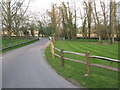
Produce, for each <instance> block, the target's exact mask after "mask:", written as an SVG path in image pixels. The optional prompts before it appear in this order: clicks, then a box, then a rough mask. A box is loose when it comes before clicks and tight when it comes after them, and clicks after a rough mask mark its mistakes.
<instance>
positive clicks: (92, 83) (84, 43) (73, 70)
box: [45, 40, 120, 88]
mask: <svg viewBox="0 0 120 90" xmlns="http://www.w3.org/2000/svg"><path fill="white" fill-rule="evenodd" d="M55 47H57V48H59V49H64V50H66V51H74V52H80V53H85V52H86V51H90V54H91V55H97V56H103V57H108V58H113V59H118V44H117V42H116V43H114V44H113V45H111V44H106V43H104V44H99V43H97V40H58V41H56V42H55ZM55 53H57V54H59V55H60V53H59V52H57V51H55ZM45 55H46V58H47V60H48V62H49V63H50V65H51V66H52V67H53V68H54V69H55V70H56V71H57V72H58V74H60V75H61V76H63V77H64V78H65V79H67V80H72V81H74V82H77V83H79V84H80V85H81V86H83V87H87V88H118V84H119V85H120V83H119V82H118V72H115V71H111V70H108V69H103V68H99V67H93V66H91V71H90V76H89V77H86V76H85V74H86V65H84V64H81V63H78V62H73V61H68V60H65V66H64V67H61V61H60V58H58V57H55V59H54V60H52V58H51V54H50V47H48V48H47V49H46V51H45ZM65 57H68V58H72V59H77V60H81V61H86V59H85V57H83V56H77V55H71V54H65ZM90 61H91V63H97V64H102V65H108V66H112V67H118V63H114V62H113V63H112V65H110V62H109V61H105V60H100V59H90Z"/></svg>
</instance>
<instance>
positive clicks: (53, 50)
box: [50, 41, 120, 76]
mask: <svg viewBox="0 0 120 90" xmlns="http://www.w3.org/2000/svg"><path fill="white" fill-rule="evenodd" d="M50 45H51V54H52V59H53V60H54V56H57V57H59V58H61V66H64V60H69V61H74V62H79V63H82V64H86V74H85V75H86V76H89V75H90V66H95V67H100V68H105V69H109V70H113V71H117V72H120V69H119V68H115V67H110V66H105V65H101V64H93V63H90V58H96V59H101V60H107V61H110V62H111V63H112V62H116V63H120V60H116V59H111V58H106V57H101V56H95V55H89V54H90V52H89V51H87V52H86V53H85V54H84V53H77V52H70V51H64V50H63V49H61V50H60V49H58V48H55V47H54V44H53V42H52V41H51V43H50ZM55 50H57V51H59V52H60V53H61V55H58V54H56V53H55ZM64 53H68V54H74V55H79V56H85V57H86V62H84V61H80V60H75V59H70V58H66V57H64Z"/></svg>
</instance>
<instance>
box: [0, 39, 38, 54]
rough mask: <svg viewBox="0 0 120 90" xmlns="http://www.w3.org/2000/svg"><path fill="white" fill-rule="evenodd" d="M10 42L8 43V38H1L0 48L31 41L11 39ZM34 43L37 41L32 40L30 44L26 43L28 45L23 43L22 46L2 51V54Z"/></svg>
mask: <svg viewBox="0 0 120 90" xmlns="http://www.w3.org/2000/svg"><path fill="white" fill-rule="evenodd" d="M11 41H12V42H9V39H8V38H3V40H2V48H6V47H9V46H13V45H16V44H20V43H23V42H28V41H31V39H25V38H24V39H22V38H21V39H20V38H12V40H11ZM36 41H37V40H33V41H31V42H28V43H24V44H21V45H17V46H14V47H11V48H7V49H5V50H2V53H4V52H7V51H10V50H13V49H16V48H19V47H23V46H26V45H29V44H32V43H34V42H36Z"/></svg>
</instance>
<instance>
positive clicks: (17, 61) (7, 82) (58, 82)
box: [2, 38, 76, 88]
mask: <svg viewBox="0 0 120 90" xmlns="http://www.w3.org/2000/svg"><path fill="white" fill-rule="evenodd" d="M48 44H49V40H48V39H46V38H44V39H41V40H40V41H38V42H35V43H34V44H31V45H28V46H25V47H21V48H18V49H15V50H12V51H9V52H7V53H5V54H3V56H2V76H3V77H2V87H3V88H76V86H74V85H72V84H71V83H70V82H68V81H66V80H65V79H64V78H63V77H61V76H59V75H58V74H57V73H56V72H55V71H54V70H53V69H52V68H51V67H50V66H49V65H48V63H47V62H46V60H45V58H44V50H45V48H46V47H47V45H48Z"/></svg>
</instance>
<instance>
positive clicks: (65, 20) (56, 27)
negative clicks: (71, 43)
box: [1, 0, 120, 43]
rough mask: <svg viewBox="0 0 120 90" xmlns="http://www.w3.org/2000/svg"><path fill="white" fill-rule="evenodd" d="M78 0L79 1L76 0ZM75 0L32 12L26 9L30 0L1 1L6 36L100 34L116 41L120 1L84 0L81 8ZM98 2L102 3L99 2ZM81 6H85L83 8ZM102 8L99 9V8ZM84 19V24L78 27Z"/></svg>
mask: <svg viewBox="0 0 120 90" xmlns="http://www.w3.org/2000/svg"><path fill="white" fill-rule="evenodd" d="M77 2H78V1H77ZM77 2H75V0H74V2H61V4H60V5H57V4H52V6H51V9H50V10H44V11H45V13H44V14H41V13H42V12H40V14H38V15H33V16H31V14H32V13H29V14H28V13H27V9H28V7H29V4H30V1H29V2H28V4H27V5H26V7H24V8H23V6H24V1H22V2H21V1H19V2H18V1H13V2H11V1H9V0H8V2H1V9H2V12H1V21H2V31H3V36H4V35H6V34H5V31H7V36H9V37H11V35H12V34H14V35H16V36H35V31H37V32H38V33H37V34H38V36H53V37H55V38H56V39H58V38H60V37H62V38H66V39H76V38H77V34H79V33H80V34H82V37H83V38H91V37H92V34H95V35H97V38H99V41H100V42H102V41H103V39H106V40H109V41H110V42H111V43H113V42H114V38H115V37H116V38H119V37H120V23H119V21H118V16H117V9H118V8H117V7H118V3H116V2H115V0H110V1H109V4H108V3H105V1H101V0H99V1H95V0H93V1H91V2H87V1H83V2H81V5H80V9H77V7H76V3H77ZM98 4H99V5H98ZM81 7H82V8H81ZM98 8H99V10H98ZM79 22H82V25H81V27H78V24H79Z"/></svg>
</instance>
